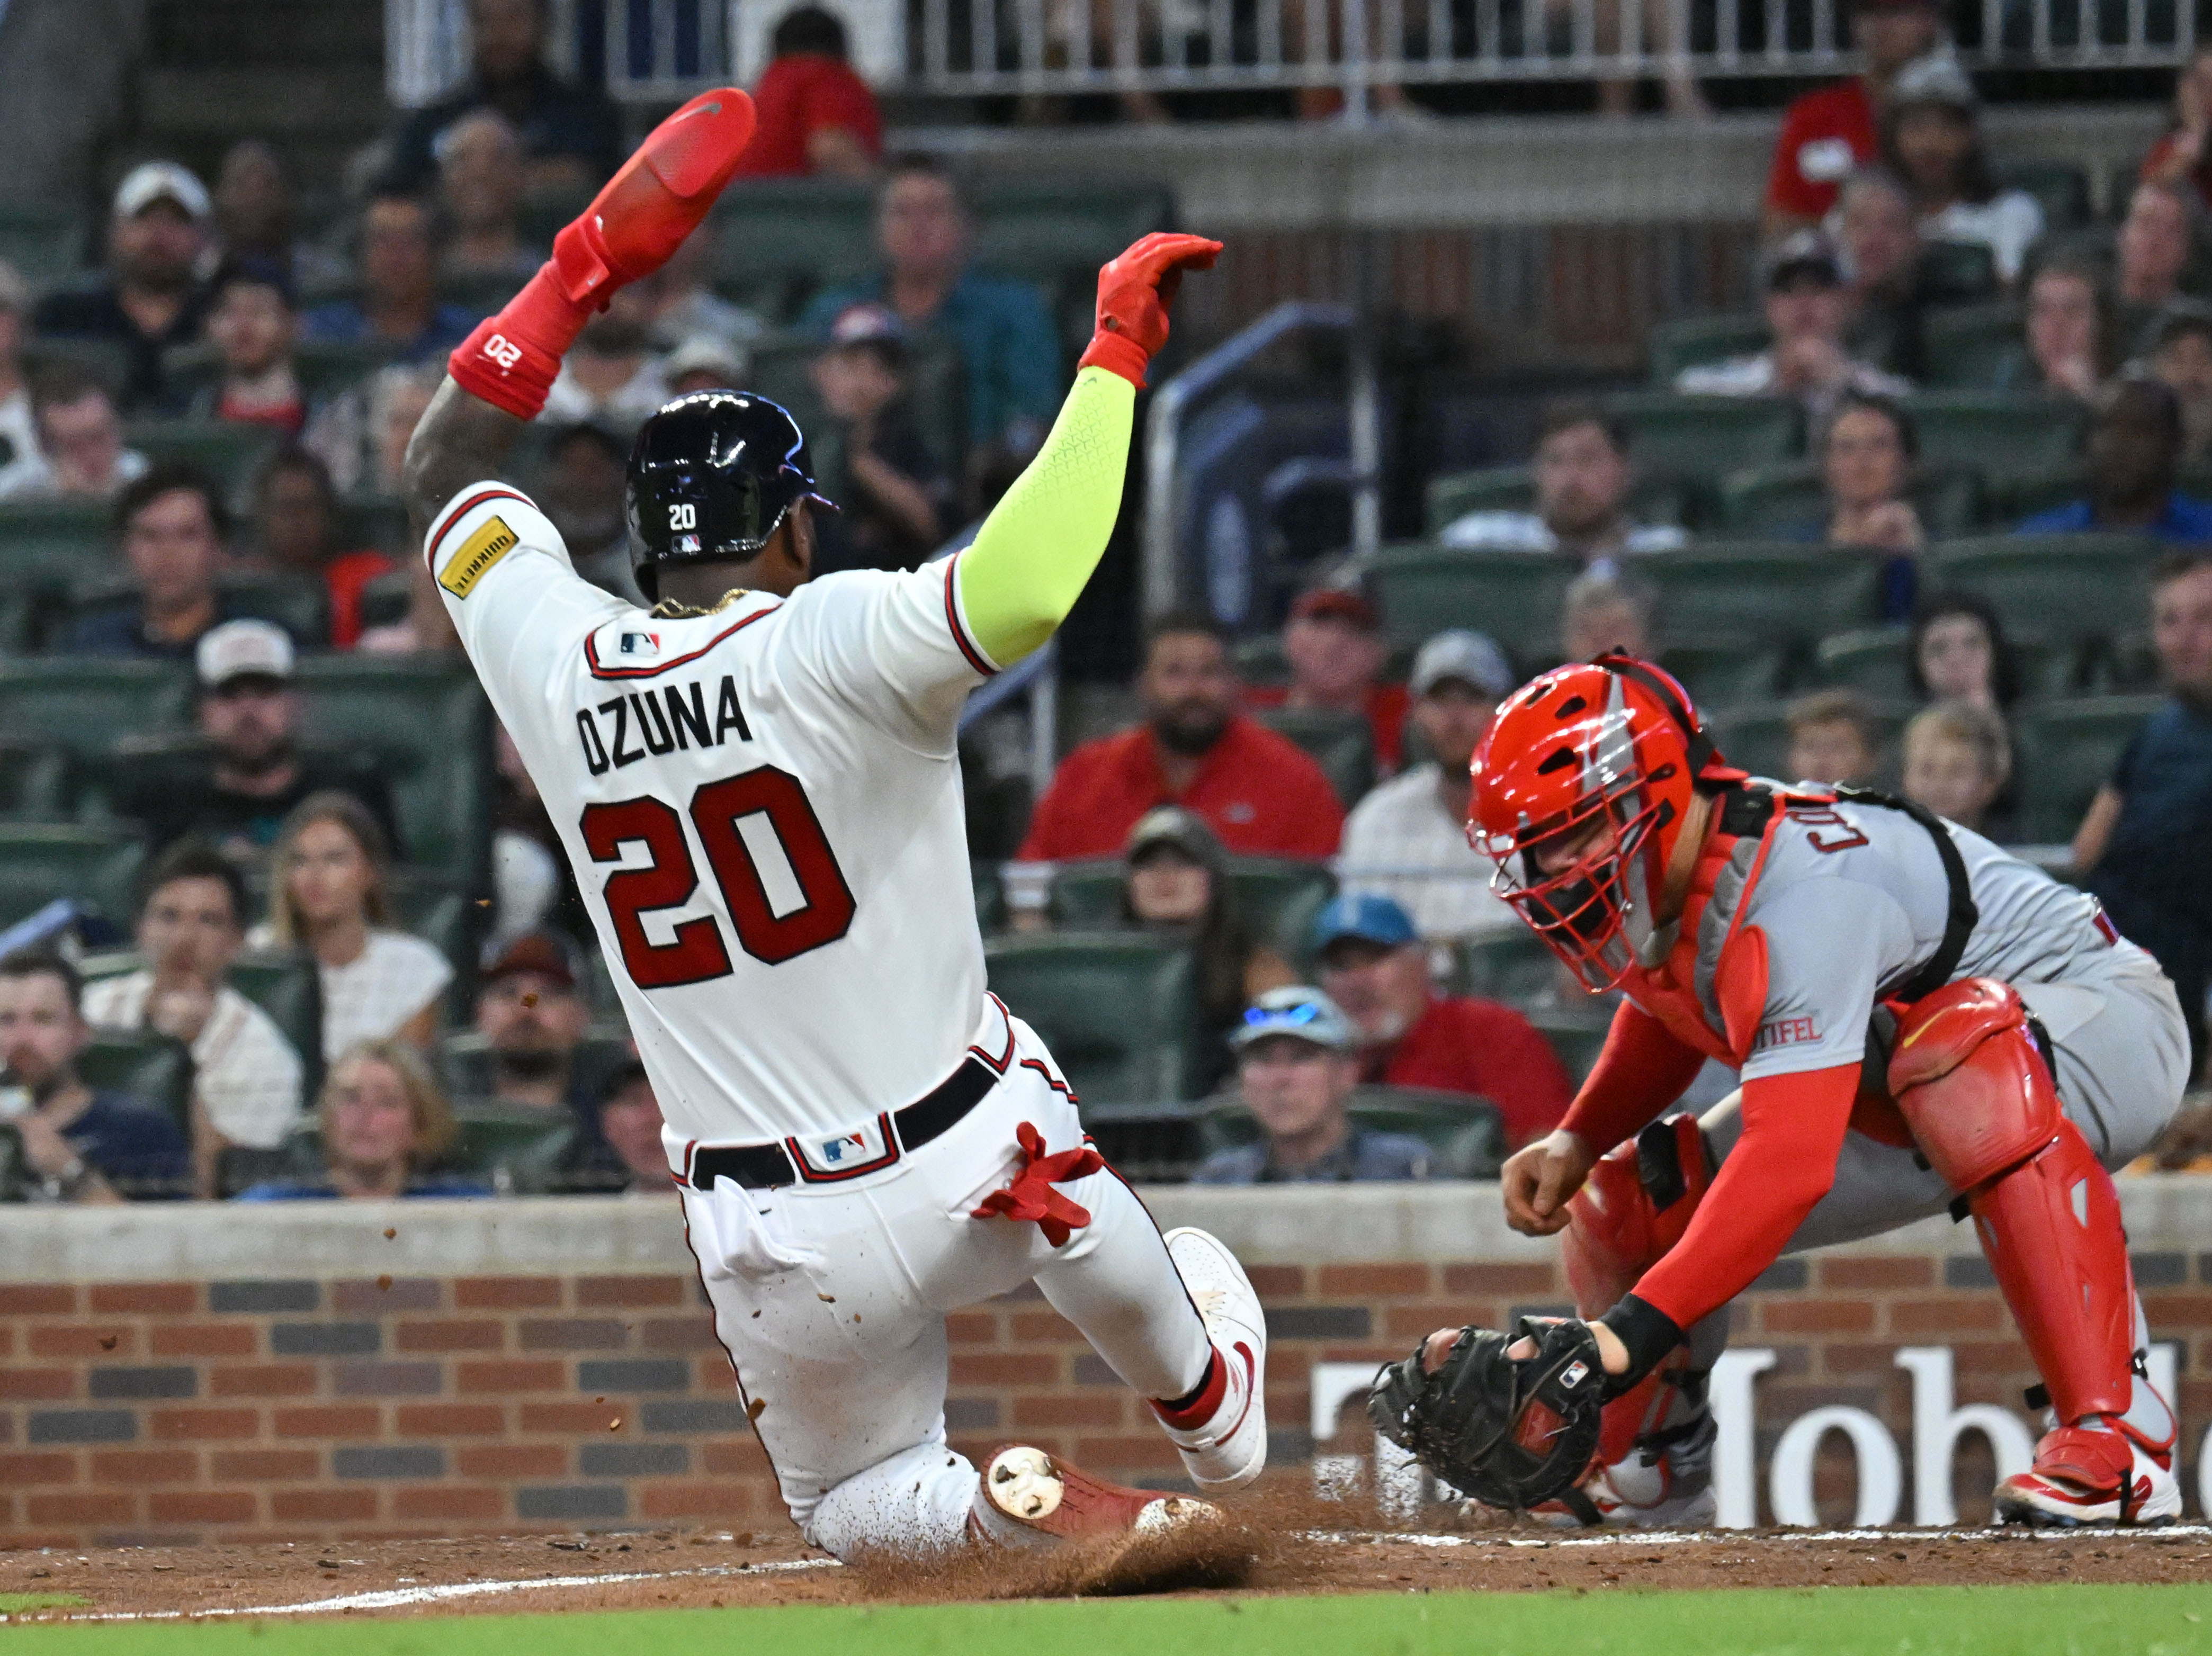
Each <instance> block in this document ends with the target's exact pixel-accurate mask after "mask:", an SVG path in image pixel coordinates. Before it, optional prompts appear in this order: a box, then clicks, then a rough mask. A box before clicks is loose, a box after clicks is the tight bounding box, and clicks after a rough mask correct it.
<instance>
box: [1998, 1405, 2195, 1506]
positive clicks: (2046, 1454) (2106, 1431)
mask: <svg viewBox="0 0 2212 1656" xmlns="http://www.w3.org/2000/svg"><path fill="white" fill-rule="evenodd" d="M1996 1513H1997V1522H1998V1523H2000V1524H2028V1525H2035V1526H2045V1527H2051V1528H2064V1527H2068V1526H2073V1525H2076V1524H2145V1525H2149V1524H2170V1523H2172V1521H2173V1520H2175V1519H2176V1518H2178V1517H2179V1516H2180V1515H2181V1483H2180V1481H2179V1479H2178V1478H2176V1477H2174V1475H2173V1466H2172V1455H2171V1453H2166V1454H2157V1453H2152V1452H2150V1451H2148V1450H2146V1449H2145V1448H2144V1447H2143V1446H2142V1442H2141V1441H2138V1440H2137V1438H2136V1435H2135V1434H2134V1433H2132V1432H2130V1431H2129V1430H2127V1429H2125V1428H2124V1427H2121V1428H2118V1429H2115V1428H2113V1427H2111V1426H2102V1425H2099V1426H2062V1427H2060V1428H2058V1429H2057V1430H2056V1431H2053V1432H2046V1433H2045V1434H2044V1435H2043V1441H2041V1442H2040V1443H2039V1444H2037V1445H2036V1446H2035V1464H2034V1465H2032V1466H2030V1467H2029V1468H2028V1469H2027V1471H2024V1472H2015V1473H2014V1474H2013V1475H2012V1476H2011V1477H2008V1478H2006V1479H2005V1480H2004V1481H2003V1482H2002V1483H1999V1484H1998V1485H1997V1487H1996Z"/></svg>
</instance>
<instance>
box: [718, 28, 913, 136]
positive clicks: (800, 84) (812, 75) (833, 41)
mask: <svg viewBox="0 0 2212 1656" xmlns="http://www.w3.org/2000/svg"><path fill="white" fill-rule="evenodd" d="M769 45H770V49H771V51H772V52H774V54H775V60H774V61H773V62H772V63H770V64H769V66H768V72H767V73H766V74H764V75H763V76H761V79H760V84H759V85H758V86H757V87H755V88H753V111H754V113H755V115H756V117H757V120H758V123H759V124H757V126H755V127H754V129H753V141H752V143H750V144H749V145H747V146H746V148H745V155H744V160H743V161H739V162H738V177H739V178H741V179H799V178H805V177H808V176H809V175H813V176H817V177H825V178H836V179H866V178H872V177H873V176H874V174H875V171H876V164H877V163H878V161H881V160H882V159H883V155H884V120H883V117H882V115H881V114H880V113H878V111H877V109H876V94H874V93H873V92H871V91H870V90H869V89H868V83H867V82H866V81H864V80H862V79H861V78H860V76H858V75H855V74H854V72H853V67H852V65H851V64H848V62H846V47H845V26H844V25H843V24H842V23H841V22H839V21H837V20H836V18H835V17H833V16H832V15H830V14H829V13H828V12H826V11H824V10H823V9H822V8H821V7H819V6H799V7H797V8H795V9H793V10H790V11H787V12H786V13H785V14H784V15H783V20H782V21H781V22H779V23H778V24H777V25H776V26H775V34H774V35H773V36H772V37H770V40H769Z"/></svg>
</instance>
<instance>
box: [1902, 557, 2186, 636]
mask: <svg viewBox="0 0 2212 1656" xmlns="http://www.w3.org/2000/svg"><path fill="white" fill-rule="evenodd" d="M2162 550H2163V549H2162V548H2160V545H2159V543H2157V542H2156V541H2154V540H2153V539H2151V538H2150V537H2148V536H2144V535H1996V536H1988V537H1982V538H1978V539H1970V540H1957V541H1943V542H1939V543H1937V544H1936V545H1935V546H1934V547H1931V548H1930V549H1929V553H1928V555H1927V557H1926V558H1925V559H1924V560H1923V562H1922V565H1921V582H1922V585H1923V587H1924V588H1926V589H1928V590H1931V591H1932V590H1934V589H1936V588H1938V587H1957V588H1960V589H1962V590H1964V591H1969V592H1975V593H1978V594H1980V595H1981V596H1982V597H1985V598H1987V599H1988V600H1989V601H1990V603H1991V604H1994V605H1995V606H1996V611H1997V614H1998V616H2000V617H2001V618H2002V620H2003V622H2004V624H2005V627H2006V629H2007V630H2008V631H2011V632H2018V633H2021V634H2023V635H2027V636H2036V635H2041V636H2044V637H2047V638H2051V639H2054V640H2078V639H2081V638H2098V637H2110V636H2113V635H2115V634H2120V633H2124V632H2127V631H2130V630H2131V629H2133V628H2139V627H2141V626H2142V623H2143V620H2144V618H2145V617H2146V616H2148V615H2149V613H2150V570H2151V567H2152V566H2153V565H2154V564H2155V563H2156V562H2157V561H2158V559H2159V557H2160V553H2161V551H2162Z"/></svg>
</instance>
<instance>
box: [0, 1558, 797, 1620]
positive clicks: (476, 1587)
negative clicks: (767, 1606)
mask: <svg viewBox="0 0 2212 1656" xmlns="http://www.w3.org/2000/svg"><path fill="white" fill-rule="evenodd" d="M836 1568H841V1566H839V1564H838V1562H837V1561H836V1559H834V1558H798V1559H791V1560H777V1561H771V1562H767V1563H761V1564H709V1565H706V1566H704V1567H702V1568H699V1569H693V1570H623V1571H618V1572H616V1573H613V1574H606V1575H541V1576H536V1577H532V1578H530V1579H527V1580H513V1581H453V1582H448V1583H446V1584H444V1585H443V1586H437V1585H433V1586H416V1587H387V1588H386V1589H384V1590H383V1591H381V1592H349V1593H344V1594H342V1595H341V1596H339V1597H337V1598H311V1599H308V1600H307V1601H306V1602H305V1603H303V1604H248V1605H216V1606H214V1607H211V1608H210V1609H207V1610H138V1611H132V1610H114V1611H61V1615H62V1616H64V1617H66V1618H67V1619H68V1620H70V1621H72V1622H183V1621H197V1620H199V1619H200V1618H202V1617H218V1616H225V1617H239V1616H328V1615H331V1614H333V1613H335V1612H343V1611H349V1610H404V1609H407V1608H408V1607H409V1606H410V1605H416V1604H448V1603H451V1602H452V1601H453V1600H454V1599H457V1598H485V1597H488V1596H489V1595H491V1594H495V1593H504V1592H536V1591H538V1590H539V1589H544V1588H561V1587H604V1586H615V1585H617V1584H618V1583H621V1582H624V1581H681V1580H699V1579H701V1578H703V1577H709V1576H716V1577H734V1576H744V1575H776V1574H788V1573H790V1572H792V1571H794V1570H819V1569H836ZM29 1614H30V1615H33V1616H37V1615H40V1612H39V1611H31V1612H29Z"/></svg>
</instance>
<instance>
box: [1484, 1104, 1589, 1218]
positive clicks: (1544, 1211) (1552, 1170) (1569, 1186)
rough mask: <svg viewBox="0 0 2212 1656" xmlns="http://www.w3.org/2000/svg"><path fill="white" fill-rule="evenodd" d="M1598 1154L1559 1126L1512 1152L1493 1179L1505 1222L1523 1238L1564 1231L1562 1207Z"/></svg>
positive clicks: (1575, 1190) (1576, 1188)
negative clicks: (1502, 1202) (1500, 1193)
mask: <svg viewBox="0 0 2212 1656" xmlns="http://www.w3.org/2000/svg"><path fill="white" fill-rule="evenodd" d="M1596 1165H1597V1153H1596V1152H1595V1150H1593V1149H1591V1148H1590V1147H1589V1145H1588V1144H1586V1143H1583V1140H1582V1139H1581V1138H1580V1137H1577V1135H1575V1134H1573V1133H1571V1132H1569V1131H1567V1130H1566V1129H1565V1128H1564V1127H1562V1128H1560V1129H1559V1130H1558V1131H1555V1132H1553V1134H1551V1135H1550V1137H1546V1138H1541V1139H1539V1140H1537V1141H1536V1143H1533V1144H1529V1145H1527V1146H1525V1147H1523V1148H1522V1149H1518V1150H1516V1151H1515V1152H1514V1153H1513V1155H1512V1156H1511V1157H1510V1158H1509V1159H1508V1160H1507V1162H1506V1163H1505V1166H1504V1168H1503V1169H1502V1170H1501V1171H1500V1172H1499V1174H1498V1181H1499V1184H1500V1186H1501V1187H1502V1191H1503V1193H1504V1198H1505V1222H1506V1223H1507V1224H1509V1225H1510V1226H1512V1227H1513V1228H1514V1229H1516V1230H1517V1231H1519V1232H1520V1233H1521V1234H1522V1235H1524V1236H1553V1235H1557V1234H1559V1232H1560V1231H1563V1230H1565V1228H1567V1203H1568V1200H1569V1199H1570V1198H1571V1197H1572V1196H1573V1195H1574V1193H1575V1192H1577V1191H1578V1190H1580V1189H1581V1188H1582V1187H1583V1180H1585V1179H1587V1178H1589V1170H1590V1169H1591V1168H1594V1167H1595V1166H1596Z"/></svg>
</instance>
